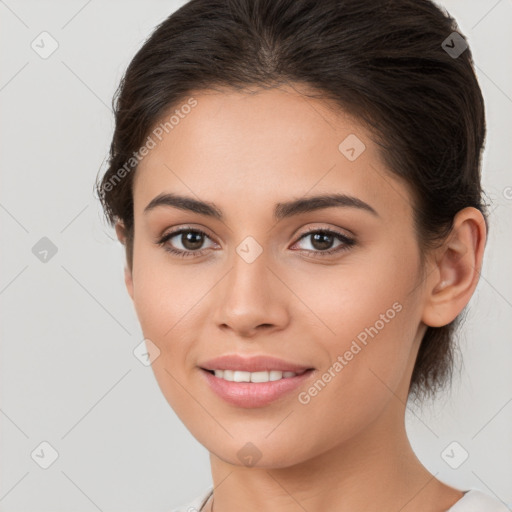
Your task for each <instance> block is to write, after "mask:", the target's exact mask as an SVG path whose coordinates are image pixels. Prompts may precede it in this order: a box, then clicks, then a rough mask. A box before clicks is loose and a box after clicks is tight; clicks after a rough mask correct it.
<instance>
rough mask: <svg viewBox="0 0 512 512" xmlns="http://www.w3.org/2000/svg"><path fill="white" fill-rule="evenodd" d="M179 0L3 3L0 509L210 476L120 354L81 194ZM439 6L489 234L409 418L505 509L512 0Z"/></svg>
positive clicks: (121, 321) (89, 186)
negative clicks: (473, 82) (126, 89)
mask: <svg viewBox="0 0 512 512" xmlns="http://www.w3.org/2000/svg"><path fill="white" fill-rule="evenodd" d="M184 3H185V2H183V1H179V2H178V1H164V0H151V1H144V2H143V1H126V0H125V1H122V2H121V1H117V2H115V1H106V0H101V1H100V0H89V1H86V0H79V1H78V0H73V1H69V0H68V1H66V2H64V1H60V2H56V1H53V2H51V1H45V2H41V1H40V0H37V1H35V0H33V1H28V0H23V1H21V0H5V1H0V24H1V26H0V44H1V47H2V49H3V51H2V53H1V57H0V58H1V63H0V102H1V123H0V124H1V148H0V161H1V169H2V178H1V179H2V181H1V196H0V223H1V229H2V231H1V232H2V251H1V255H2V257H1V274H0V301H1V308H2V322H1V335H2V338H1V357H0V364H1V370H0V371H1V384H2V385H1V410H0V413H1V414H0V423H1V456H0V465H1V466H0V467H1V475H0V510H1V511H9V512H21V511H23V512H27V511H28V510H30V511H31V512H50V511H51V512H67V511H69V510H73V511H74V512H90V511H94V510H101V511H104V512H121V511H123V512H133V511H140V510H145V511H154V512H157V511H158V512H165V511H168V510H171V509H172V508H174V507H176V506H178V505H180V504H185V503H187V502H188V501H190V500H191V499H192V498H194V497H195V496H197V495H198V494H199V493H201V492H203V490H204V489H206V487H207V486H208V485H210V483H211V476H210V467H209V458H208V452H207V450H206V449H205V448H204V447H203V446H202V445H200V444H199V443H198V442H197V441H196V440H195V439H194V438H193V437H192V435H191V434H190V433H189V432H188V430H187V429H186V428H185V427H184V426H183V425H182V423H181V422H180V420H179V419H178V418H177V416H176V415H175V414H174V412H173V411H172V409H171V408H170V407H169V405H168V404H167V402H166V401H165V399H164V397H163V395H162V393H161V391H160V389H159V388H158V386H157V383H156V380H155V378H154V376H153V372H152V370H151V367H149V366H144V365H143V364H142V363H141V362H140V361H139V359H137V358H136V357H135V356H134V353H133V351H134V349H135V348H136V347H137V346H138V345H139V344H140V343H141V341H142V339H143V336H142V333H141V330H140V327H139V325H138V322H137V319H136V315H135V311H134V309H133V307H132V303H131V301H130V298H129V296H128V294H127V292H126V289H125V286H124V282H123V265H124V252H123V249H122V246H121V245H120V244H119V243H118V242H117V240H116V239H115V236H114V232H113V230H111V229H110V228H108V226H107V224H106V222H105V221H104V220H103V216H102V212H101V209H100V205H99V202H98V201H97V200H96V199H95V197H94V195H93V183H94V180H95V178H96V175H97V173H98V171H99V170H100V169H101V172H103V171H104V170H105V158H106V156H107V152H108V148H109V144H110V140H111V135H112V130H113V115H112V111H111V108H110V105H111V99H112V96H113V94H114V91H115V89H116V87H117V85H118V83H119V80H120V78H121V76H122V74H123V72H124V70H125V68H126V66H127V65H128V63H129V61H130V60H131V58H132V57H133V56H134V55H135V53H136V51H137V50H138V49H139V47H140V46H141V44H142V43H143V41H144V40H145V39H146V38H147V37H148V35H149V34H150V32H151V31H152V29H153V28H154V27H155V26H156V25H157V24H158V23H160V22H161V21H162V20H163V19H164V18H166V17H167V16H168V15H169V14H171V13H172V12H173V11H175V10H176V9H177V8H178V7H180V6H181V5H183V4H184ZM441 5H442V6H444V7H446V8H447V9H448V11H449V12H450V13H451V14H452V15H453V16H454V17H455V19H456V20H457V21H458V24H459V26H460V29H461V30H462V32H463V33H464V34H465V35H466V37H467V38H468V41H469V44H470V47H471V49H472V52H473V55H474V60H475V62H476V71H477V75H478V79H479V82H480V86H481V88H482V91H483V95H484V98H485V102H486V112H487V122H488V135H487V144H486V148H485V153H484V159H483V181H484V187H485V189H486V191H487V194H488V197H489V200H490V201H491V208H490V211H491V215H490V226H491V229H490V235H489V241H488V245H487V250H486V254H485V258H484V266H483V270H482V275H481V279H480V283H479V285H478V288H477V291H476V293H475V295H474V297H473V298H472V300H471V302H470V305H469V308H468V315H467V319H466V322H465V325H464V328H463V330H462V336H461V340H460V344H461V348H462V350H463V353H464V366H463V367H462V371H461V372H460V375H459V373H458V372H456V373H455V380H454V385H453V391H452V392H451V393H445V394H444V395H442V396H440V397H439V398H438V400H437V401H436V402H435V404H434V405H427V406H425V407H424V408H423V409H419V408H416V407H414V405H413V404H411V405H410V406H409V407H408V410H407V417H406V420H407V429H408V432H409V435H410V438H411V442H412V445H413V448H414V449H415V450H416V452H417V454H418V457H419V458H420V460H421V461H422V462H423V463H424V464H425V466H426V467H427V468H428V469H429V470H430V471H431V472H432V473H433V474H434V475H435V476H436V477H437V478H439V479H441V480H443V481H445V482H447V483H448V484H450V485H453V486H455V487H458V488H461V489H469V488H472V487H476V488H479V489H481V490H483V491H485V492H487V493H489V494H491V495H495V496H497V497H498V498H499V499H501V500H502V501H503V502H505V503H506V504H508V506H509V507H510V506H511V505H512V485H511V483H512V428H511V425H512V373H511V372H510V366H511V361H512V343H510V332H511V331H512V287H511V286H510V285H511V282H512V266H511V265H510V261H511V237H510V233H511V227H512V170H511V169H512V158H511V153H510V149H511V145H510V135H511V133H512V122H511V120H512V69H511V63H512V32H511V31H510V26H511V24H512V2H511V1H510V0H500V1H496V0H489V1H480V0H479V1H476V0H474V1H467V0H457V1H455V0H446V1H444V2H442V4H441ZM41 40H43V41H44V43H41ZM440 44H441V42H440ZM507 262H508V263H507ZM42 443H43V444H42ZM43 454H44V455H43ZM44 466H48V467H46V468H45V467H44Z"/></svg>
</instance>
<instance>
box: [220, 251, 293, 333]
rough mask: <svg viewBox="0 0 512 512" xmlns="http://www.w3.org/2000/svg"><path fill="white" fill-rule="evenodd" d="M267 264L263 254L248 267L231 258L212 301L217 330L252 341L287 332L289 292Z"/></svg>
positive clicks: (242, 260) (236, 255) (240, 261)
mask: <svg viewBox="0 0 512 512" xmlns="http://www.w3.org/2000/svg"><path fill="white" fill-rule="evenodd" d="M269 264H271V261H269V258H268V257H267V255H266V253H265V251H264V252H263V253H262V254H261V255H260V256H259V257H258V258H256V259H255V260H254V261H252V262H251V263H249V262H247V261H245V260H244V259H243V258H242V257H239V255H238V254H235V255H234V258H233V266H232V267H231V269H230V270H229V271H228V274H227V275H226V276H225V278H224V279H223V280H222V282H221V283H219V286H218V289H217V292H216V297H215V302H216V304H217V305H216V309H215V314H214V321H215V323H216V324H217V326H218V327H219V328H220V329H222V330H224V331H229V330H230V331H232V332H233V333H234V334H236V335H237V336H240V337H244V338H254V337H255V336H257V335H258V333H260V332H261V333H264V334H265V335H268V334H270V333H271V332H272V331H277V330H281V329H284V328H286V326H287V325H288V322H289V300H290V295H291V292H290V291H289V290H288V289H287V288H286V286H285V285H284V284H283V282H282V280H281V279H280V278H279V276H278V275H277V273H276V271H275V270H273V269H271V268H270V266H269Z"/></svg>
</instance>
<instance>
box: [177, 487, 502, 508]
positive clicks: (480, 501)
mask: <svg viewBox="0 0 512 512" xmlns="http://www.w3.org/2000/svg"><path fill="white" fill-rule="evenodd" d="M461 492H464V496H463V497H462V498H461V499H460V500H459V501H457V503H455V505H453V506H452V507H450V508H449V509H448V510H447V511H446V512H511V511H510V509H508V508H507V507H506V506H505V505H504V504H503V503H502V502H501V501H499V500H497V499H496V498H493V497H492V496H490V495H489V494H486V493H485V492H484V491H481V490H480V489H470V490H469V491H461ZM212 493H213V486H210V487H208V489H207V490H206V491H204V492H203V493H202V494H201V495H200V496H198V497H197V498H196V499H194V500H193V501H191V502H190V503H189V504H187V505H184V506H182V507H180V508H175V509H173V510H171V512H200V511H201V510H202V509H203V507H204V505H205V504H206V502H207V501H208V499H209V498H210V496H211V495H212Z"/></svg>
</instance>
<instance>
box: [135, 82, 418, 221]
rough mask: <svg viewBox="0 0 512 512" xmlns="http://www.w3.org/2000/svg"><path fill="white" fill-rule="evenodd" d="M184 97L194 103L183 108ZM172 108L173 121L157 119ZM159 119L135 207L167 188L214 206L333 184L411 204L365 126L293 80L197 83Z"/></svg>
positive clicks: (371, 198)
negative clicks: (247, 86)
mask: <svg viewBox="0 0 512 512" xmlns="http://www.w3.org/2000/svg"><path fill="white" fill-rule="evenodd" d="M190 98H193V100H194V103H190V101H189V102H188V104H195V106H193V107H191V108H188V107H187V108H183V109H181V108H180V107H181V106H183V105H186V104H187V100H189V99H190ZM176 111H178V112H176ZM175 112H176V114H177V115H175V116H174V122H173V124H172V125H171V124H169V123H168V124H167V125H165V124H164V123H165V122H166V121H168V120H169V118H170V116H171V115H172V114H173V113H175ZM165 126H167V127H166V128H165ZM159 127H160V130H159V131H157V132H156V133H157V135H158V136H156V135H155V130H153V132H152V133H150V136H151V137H152V139H153V140H154V142H155V145H154V147H153V149H151V150H150V151H149V153H148V154H147V156H145V157H144V158H143V160H142V161H141V162H140V163H139V166H138V168H137V171H136V174H135V182H134V188H133V190H134V206H135V211H136V214H137V212H138V213H140V212H142V210H143V209H144V207H145V206H146V205H147V203H149V202H150V201H151V200H152V199H153V198H154V197H155V196H157V195H158V194H160V193H162V192H172V191H175V192H180V193H186V194H188V195H193V196H197V197H198V198H201V199H203V200H212V201H215V203H217V204H219V203H222V202H223V199H224V200H228V199H235V198H236V199H237V200H242V201H247V202H251V204H261V205H264V204H266V203H268V202H269V200H271V199H275V201H273V202H278V201H279V200H282V199H288V198H290V197H298V196H304V195H313V194H319V193H329V192H339V193H344V194H349V195H355V196H358V197H359V198H360V199H362V200H364V201H366V202H369V203H370V204H371V203H372V202H373V203H374V204H375V203H376V204H380V205H381V208H382V205H383V204H385V203H388V204H389V206H391V209H392V210H395V212H394V213H395V214H396V213H397V210H401V211H400V213H401V214H403V213H405V210H407V209H408V208H409V207H410V204H409V203H410V198H409V194H408V192H407V190H406V188H405V186H404V184H402V183H401V182H400V181H398V179H397V178H395V177H394V175H391V174H390V173H389V172H388V170H387V169H386V168H385V165H384V163H383V160H382V158H381V154H380V152H379V147H378V145H377V144H376V143H375V142H374V141H373V140H372V138H371V136H370V133H369V132H368V131H367V130H366V129H365V128H364V127H363V125H362V124H360V123H359V122H358V121H357V120H356V119H355V118H353V117H351V116H349V115H348V114H346V113H345V112H343V111H342V110H341V109H336V110H334V109H333V108H332V104H329V103H326V102H325V101H323V100H319V99H315V98H311V97H307V96H304V95H303V94H301V93H299V92H297V91H296V90H295V89H294V88H291V87H280V88H275V89H270V90H258V91H255V92H240V91H232V90H225V91H222V92H219V91H197V92H195V93H193V94H191V95H190V96H189V97H188V98H185V100H184V101H183V102H182V103H181V104H178V105H174V106H173V108H172V109H171V111H170V112H169V113H167V114H166V115H165V116H164V117H163V118H162V121H161V122H159V123H157V125H156V126H155V128H156V129H158V128H159ZM347 151H348V152H347ZM354 156H355V158H354Z"/></svg>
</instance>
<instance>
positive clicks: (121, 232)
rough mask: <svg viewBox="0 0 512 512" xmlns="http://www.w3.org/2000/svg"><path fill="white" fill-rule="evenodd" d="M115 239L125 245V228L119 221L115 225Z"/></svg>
mask: <svg viewBox="0 0 512 512" xmlns="http://www.w3.org/2000/svg"><path fill="white" fill-rule="evenodd" d="M115 228H116V235H117V239H118V240H119V241H120V242H121V243H122V244H123V245H125V243H126V228H125V227H124V224H123V223H122V222H121V221H117V222H116V224H115Z"/></svg>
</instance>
